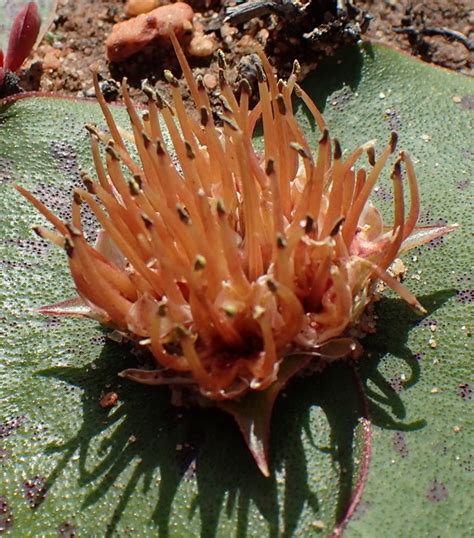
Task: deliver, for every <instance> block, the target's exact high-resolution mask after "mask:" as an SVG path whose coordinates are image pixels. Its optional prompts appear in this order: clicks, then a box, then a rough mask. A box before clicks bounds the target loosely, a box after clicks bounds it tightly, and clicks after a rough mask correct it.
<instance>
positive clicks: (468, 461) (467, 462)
mask: <svg viewBox="0 0 474 538" xmlns="http://www.w3.org/2000/svg"><path fill="white" fill-rule="evenodd" d="M461 466H462V468H463V469H464V470H465V471H467V472H468V473H472V472H473V471H474V462H473V461H472V455H469V456H467V458H465V459H464V460H462V462H461Z"/></svg>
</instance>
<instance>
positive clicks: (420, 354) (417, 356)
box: [413, 351, 426, 361]
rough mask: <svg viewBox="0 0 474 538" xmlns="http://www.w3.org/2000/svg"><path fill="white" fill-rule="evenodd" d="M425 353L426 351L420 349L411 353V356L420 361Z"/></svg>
mask: <svg viewBox="0 0 474 538" xmlns="http://www.w3.org/2000/svg"><path fill="white" fill-rule="evenodd" d="M425 355H426V352H425V351H420V353H415V354H414V355H413V358H414V359H415V360H417V361H421V360H423V359H424V358H425Z"/></svg>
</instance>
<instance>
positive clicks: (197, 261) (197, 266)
mask: <svg viewBox="0 0 474 538" xmlns="http://www.w3.org/2000/svg"><path fill="white" fill-rule="evenodd" d="M206 263H207V262H206V258H205V257H204V256H203V255H202V254H198V255H197V256H196V258H194V266H193V268H194V270H195V271H202V270H203V269H204V268H205V267H206Z"/></svg>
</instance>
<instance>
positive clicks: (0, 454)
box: [0, 446, 10, 462]
mask: <svg viewBox="0 0 474 538" xmlns="http://www.w3.org/2000/svg"><path fill="white" fill-rule="evenodd" d="M9 456H10V452H9V451H8V450H7V449H6V448H3V446H0V462H2V461H5V460H6V459H7V458H8V457H9Z"/></svg>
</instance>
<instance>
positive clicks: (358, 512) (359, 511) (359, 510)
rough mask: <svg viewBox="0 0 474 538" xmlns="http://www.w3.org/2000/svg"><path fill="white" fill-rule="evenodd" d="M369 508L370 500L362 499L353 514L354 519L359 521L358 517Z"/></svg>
mask: <svg viewBox="0 0 474 538" xmlns="http://www.w3.org/2000/svg"><path fill="white" fill-rule="evenodd" d="M369 510H370V502H369V501H364V500H362V501H360V503H359V504H358V505H357V508H356V509H355V512H354V514H353V516H352V521H357V520H358V519H361V518H362V517H363V516H364V515H365V514H366V513H367V512H368V511H369Z"/></svg>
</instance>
